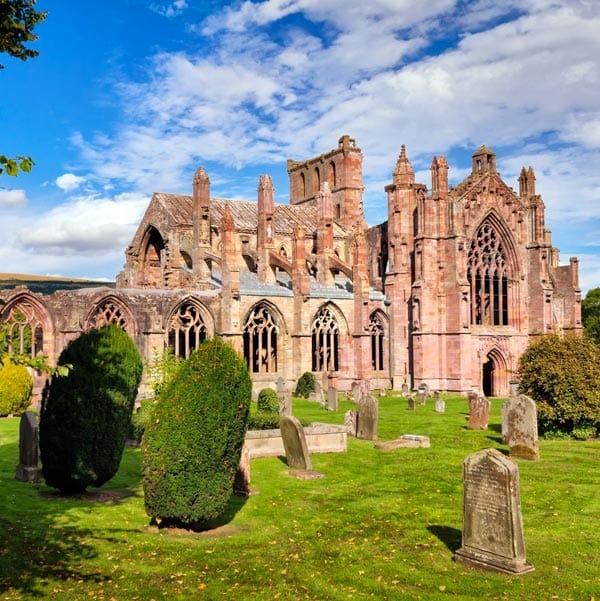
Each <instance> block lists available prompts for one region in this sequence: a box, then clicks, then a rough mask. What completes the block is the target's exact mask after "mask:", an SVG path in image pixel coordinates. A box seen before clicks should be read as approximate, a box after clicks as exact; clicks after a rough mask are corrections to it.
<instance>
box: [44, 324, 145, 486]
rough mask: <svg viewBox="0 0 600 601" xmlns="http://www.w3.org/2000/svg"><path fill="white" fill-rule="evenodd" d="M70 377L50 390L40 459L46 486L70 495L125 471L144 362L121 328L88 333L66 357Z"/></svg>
mask: <svg viewBox="0 0 600 601" xmlns="http://www.w3.org/2000/svg"><path fill="white" fill-rule="evenodd" d="M58 363H59V365H65V364H71V365H72V368H71V369H70V370H69V373H68V375H67V376H62V377H54V378H52V380H51V381H50V385H49V386H47V387H46V389H45V390H44V395H43V399H42V407H41V412H40V454H41V460H42V473H43V475H44V478H45V480H46V484H48V485H49V486H53V487H55V488H58V489H59V490H60V491H62V492H64V493H68V494H73V493H77V492H82V491H84V490H85V489H86V488H87V487H88V486H90V485H91V486H102V484H104V483H105V482H106V481H108V480H110V479H111V478H112V477H113V476H114V475H115V474H116V472H117V470H118V469H119V464H120V462H121V457H122V455H123V449H124V447H125V441H126V439H127V432H128V429H129V424H130V420H131V413H132V411H133V404H134V401H135V397H136V394H137V389H138V385H139V383H140V379H141V376H142V360H141V358H140V354H139V352H138V350H137V347H136V346H135V343H134V342H133V340H132V339H131V338H130V337H129V335H128V334H127V333H126V332H125V331H123V330H122V329H121V328H119V327H117V326H116V325H110V326H105V327H103V328H100V329H97V330H90V331H89V332H85V333H84V334H82V335H81V336H79V338H76V339H75V340H73V341H72V342H70V343H69V344H68V345H67V346H66V347H65V349H64V350H63V352H62V353H61V355H60V357H59V360H58Z"/></svg>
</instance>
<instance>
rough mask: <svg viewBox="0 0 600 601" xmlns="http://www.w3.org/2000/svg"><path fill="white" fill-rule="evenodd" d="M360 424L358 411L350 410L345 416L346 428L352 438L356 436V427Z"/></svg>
mask: <svg viewBox="0 0 600 601" xmlns="http://www.w3.org/2000/svg"><path fill="white" fill-rule="evenodd" d="M357 423H358V411H354V410H353V409H348V411H346V413H345V414H344V426H346V430H347V432H348V434H349V435H350V436H356V425H357Z"/></svg>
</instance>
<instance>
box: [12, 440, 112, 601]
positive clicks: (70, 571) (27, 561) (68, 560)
mask: <svg viewBox="0 0 600 601" xmlns="http://www.w3.org/2000/svg"><path fill="white" fill-rule="evenodd" d="M18 453H19V449H18V445H17V444H6V445H2V446H1V447H0V460H1V462H2V464H3V467H4V466H8V465H10V464H13V465H15V464H16V461H13V458H15V459H18ZM3 472H4V473H3V474H2V477H1V478H0V485H1V489H2V496H3V503H2V505H3V510H2V516H1V517H0V593H4V592H7V591H16V592H19V593H21V594H22V595H23V596H24V597H28V598H31V597H42V596H44V595H45V592H44V591H43V588H42V586H43V584H44V582H45V581H47V580H48V579H52V580H61V581H64V582H67V581H70V580H73V581H78V580H84V581H92V582H101V581H102V580H104V579H105V578H104V576H101V575H99V574H97V573H91V572H90V573H88V572H86V570H85V568H84V561H85V560H88V559H91V558H93V557H95V556H96V551H95V550H94V548H93V546H92V545H91V544H89V543H88V540H89V539H90V538H92V537H94V536H95V533H94V532H93V531H91V530H86V529H82V528H78V527H77V526H73V525H69V524H66V525H65V524H64V513H65V511H66V510H67V509H68V508H69V506H67V505H65V504H64V503H56V502H54V501H53V500H45V499H42V498H41V496H40V494H39V492H41V491H42V490H43V491H46V490H47V489H46V487H45V486H44V485H39V484H28V483H25V482H18V481H16V480H14V471H13V472H12V474H10V475H9V474H8V473H7V470H6V469H3ZM59 521H60V522H63V523H60V524H59ZM74 566H77V567H74Z"/></svg>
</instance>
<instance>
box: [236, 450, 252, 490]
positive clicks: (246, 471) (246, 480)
mask: <svg viewBox="0 0 600 601" xmlns="http://www.w3.org/2000/svg"><path fill="white" fill-rule="evenodd" d="M233 493H234V494H235V495H238V496H240V497H248V496H250V451H249V450H248V446H247V445H246V444H244V446H243V447H242V454H241V455H240V463H239V465H238V468H237V470H236V472H235V478H234V480H233Z"/></svg>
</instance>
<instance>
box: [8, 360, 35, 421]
mask: <svg viewBox="0 0 600 601" xmlns="http://www.w3.org/2000/svg"><path fill="white" fill-rule="evenodd" d="M0 365H1V366H2V367H1V368H0V416H1V417H5V416H7V415H10V414H17V415H18V414H20V413H23V411H25V409H27V407H29V403H30V402H31V393H32V390H33V378H32V377H31V376H30V375H29V372H28V371H27V368H26V367H24V366H23V365H15V364H14V363H13V362H12V361H11V360H10V359H9V358H8V357H5V358H4V361H3V362H0Z"/></svg>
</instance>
